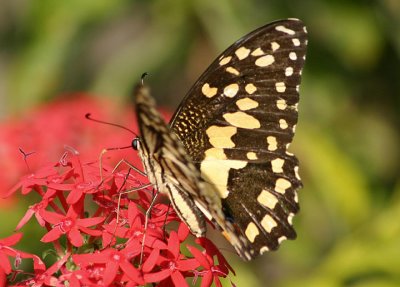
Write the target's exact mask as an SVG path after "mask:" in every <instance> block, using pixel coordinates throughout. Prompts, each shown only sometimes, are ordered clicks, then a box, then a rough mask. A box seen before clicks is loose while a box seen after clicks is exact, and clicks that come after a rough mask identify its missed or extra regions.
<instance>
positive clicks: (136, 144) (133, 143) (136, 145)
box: [131, 137, 140, 150]
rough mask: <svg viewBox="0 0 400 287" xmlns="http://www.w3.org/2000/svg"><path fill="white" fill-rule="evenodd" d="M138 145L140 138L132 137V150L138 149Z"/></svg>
mask: <svg viewBox="0 0 400 287" xmlns="http://www.w3.org/2000/svg"><path fill="white" fill-rule="evenodd" d="M139 145H140V138H139V137H136V138H134V139H133V140H132V143H131V147H132V148H133V149H134V150H139Z"/></svg>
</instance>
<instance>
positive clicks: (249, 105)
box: [236, 98, 258, 111]
mask: <svg viewBox="0 0 400 287" xmlns="http://www.w3.org/2000/svg"><path fill="white" fill-rule="evenodd" d="M236 105H237V106H238V108H239V109H240V110H242V111H247V110H251V109H254V108H257V107H258V102H256V101H255V100H252V99H250V98H243V99H240V100H237V101H236Z"/></svg>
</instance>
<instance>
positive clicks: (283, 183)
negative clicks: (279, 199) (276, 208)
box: [275, 178, 292, 194]
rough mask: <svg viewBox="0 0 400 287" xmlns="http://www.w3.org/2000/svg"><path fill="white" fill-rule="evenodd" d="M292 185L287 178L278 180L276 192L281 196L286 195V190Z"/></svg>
mask: <svg viewBox="0 0 400 287" xmlns="http://www.w3.org/2000/svg"><path fill="white" fill-rule="evenodd" d="M291 186H292V184H291V183H290V181H288V180H287V179H285V178H278V179H277V180H276V182H275V191H276V192H278V193H281V194H285V192H286V189H288V188H289V187H291Z"/></svg>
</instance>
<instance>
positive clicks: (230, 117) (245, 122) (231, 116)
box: [223, 112, 261, 129]
mask: <svg viewBox="0 0 400 287" xmlns="http://www.w3.org/2000/svg"><path fill="white" fill-rule="evenodd" d="M223 117H224V119H225V120H226V121H227V122H228V123H230V124H231V125H233V126H235V127H238V128H244V129H258V128H259V127H260V126H261V124H260V121H259V120H257V119H256V118H255V117H253V116H251V115H249V114H246V113H244V112H234V113H225V114H224V115H223Z"/></svg>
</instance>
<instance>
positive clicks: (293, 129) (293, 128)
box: [292, 125, 296, 133]
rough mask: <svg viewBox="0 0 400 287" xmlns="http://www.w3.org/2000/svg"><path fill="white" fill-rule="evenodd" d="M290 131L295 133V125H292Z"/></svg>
mask: <svg viewBox="0 0 400 287" xmlns="http://www.w3.org/2000/svg"><path fill="white" fill-rule="evenodd" d="M292 131H293V133H295V132H296V125H293V127H292Z"/></svg>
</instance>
